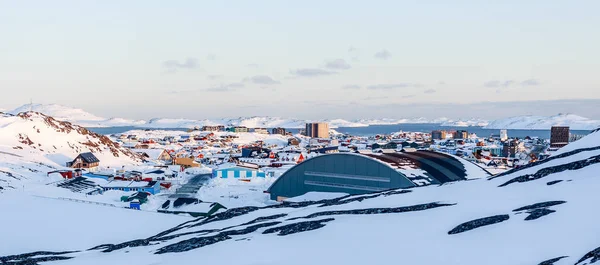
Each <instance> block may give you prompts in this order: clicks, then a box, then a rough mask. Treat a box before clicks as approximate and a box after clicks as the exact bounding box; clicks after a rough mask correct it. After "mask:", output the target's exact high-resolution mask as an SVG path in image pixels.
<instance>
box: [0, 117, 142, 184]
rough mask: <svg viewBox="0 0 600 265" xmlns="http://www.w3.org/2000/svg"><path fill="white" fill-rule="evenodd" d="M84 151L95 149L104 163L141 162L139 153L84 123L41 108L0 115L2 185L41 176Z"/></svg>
mask: <svg viewBox="0 0 600 265" xmlns="http://www.w3.org/2000/svg"><path fill="white" fill-rule="evenodd" d="M84 152H92V153H94V154H95V155H96V157H98V159H99V160H100V162H101V166H121V165H128V164H135V163H137V155H135V154H133V153H131V152H130V151H129V150H128V149H125V148H120V147H119V146H117V145H116V144H115V143H114V142H112V141H111V140H110V139H109V138H108V137H106V136H103V135H99V134H96V133H94V132H91V131H88V130H87V129H86V128H84V127H81V126H78V125H73V124H71V123H69V122H63V121H58V120H56V119H54V118H52V117H50V116H47V115H44V114H41V113H38V112H24V113H20V114H18V115H10V114H3V115H0V187H5V188H6V187H11V186H12V187H15V186H16V185H17V184H18V183H17V182H20V181H28V180H36V179H39V176H40V175H44V174H45V173H46V172H48V171H51V170H53V169H59V168H62V167H64V165H65V163H66V162H68V161H71V160H73V159H74V158H75V157H76V156H77V155H78V154H80V153H84Z"/></svg>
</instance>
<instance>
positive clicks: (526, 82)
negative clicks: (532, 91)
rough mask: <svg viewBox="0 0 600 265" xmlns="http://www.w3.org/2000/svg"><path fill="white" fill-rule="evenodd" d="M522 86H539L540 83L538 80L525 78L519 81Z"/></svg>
mask: <svg viewBox="0 0 600 265" xmlns="http://www.w3.org/2000/svg"><path fill="white" fill-rule="evenodd" d="M521 85H522V86H539V85H541V83H540V81H538V80H537V79H527V80H524V81H523V82H521Z"/></svg>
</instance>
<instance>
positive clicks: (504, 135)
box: [500, 130, 508, 142]
mask: <svg viewBox="0 0 600 265" xmlns="http://www.w3.org/2000/svg"><path fill="white" fill-rule="evenodd" d="M506 140H508V131H507V130H500V141H502V142H504V141H506Z"/></svg>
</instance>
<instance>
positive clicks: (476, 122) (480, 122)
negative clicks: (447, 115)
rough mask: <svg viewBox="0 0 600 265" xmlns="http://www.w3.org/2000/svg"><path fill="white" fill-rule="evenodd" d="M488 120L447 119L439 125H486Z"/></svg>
mask: <svg viewBox="0 0 600 265" xmlns="http://www.w3.org/2000/svg"><path fill="white" fill-rule="evenodd" d="M488 124H489V121H487V120H483V119H468V120H447V121H444V122H442V123H441V126H448V127H471V126H487V125H488Z"/></svg>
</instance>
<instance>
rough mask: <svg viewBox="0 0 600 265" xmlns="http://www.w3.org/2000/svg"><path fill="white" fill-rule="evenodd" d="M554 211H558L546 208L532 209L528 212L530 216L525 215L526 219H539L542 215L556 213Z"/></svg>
mask: <svg viewBox="0 0 600 265" xmlns="http://www.w3.org/2000/svg"><path fill="white" fill-rule="evenodd" d="M554 212H556V211H555V210H550V209H546V208H541V209H535V210H531V211H528V212H527V213H528V214H529V216H527V217H525V221H531V220H535V219H538V218H540V217H543V216H546V215H549V214H551V213H554Z"/></svg>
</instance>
